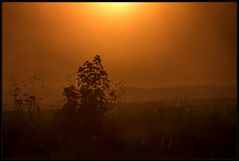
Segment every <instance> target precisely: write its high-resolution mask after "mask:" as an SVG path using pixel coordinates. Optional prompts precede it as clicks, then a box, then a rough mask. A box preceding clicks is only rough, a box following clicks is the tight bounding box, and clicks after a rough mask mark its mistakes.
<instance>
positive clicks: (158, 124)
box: [3, 99, 237, 159]
mask: <svg viewBox="0 0 239 161" xmlns="http://www.w3.org/2000/svg"><path fill="white" fill-rule="evenodd" d="M236 106H237V105H236V100H230V99H228V100H220V99H219V100H204V101H203V103H202V102H198V103H196V102H193V103H191V104H190V103H188V104H186V105H183V106H181V107H177V106H175V105H174V104H170V103H163V104H162V103H161V104H159V103H157V102H151V103H138V104H137V103H126V104H123V105H122V106H121V107H120V108H119V111H118V115H117V117H112V118H110V117H106V118H104V119H103V120H100V121H99V120H98V121H97V120H94V118H93V117H91V116H88V117H85V118H88V119H85V120H84V121H83V117H84V116H83V115H81V114H79V113H74V114H73V115H71V116H70V117H68V116H67V115H66V114H64V113H61V114H60V113H57V112H55V113H51V112H49V111H42V112H41V113H40V114H39V116H38V117H36V118H35V119H30V118H31V117H30V116H29V115H28V114H27V113H24V114H23V115H22V116H20V117H16V116H15V114H14V112H10V111H8V112H3V157H4V158H6V159H14V158H33V159H34V158H44V159H45V158H48V159H65V158H67V159H69V158H71V159H74V158H77V159H101V158H103V159H143V158H144V159H165V158H166V159H234V158H236V151H237V149H236V143H237V138H236V137H237V134H236V127H237V125H236V122H237V116H236V114H237V107H236ZM87 121H88V122H87ZM82 122H85V123H82Z"/></svg>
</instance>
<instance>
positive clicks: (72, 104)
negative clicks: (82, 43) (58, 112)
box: [63, 55, 117, 111]
mask: <svg viewBox="0 0 239 161" xmlns="http://www.w3.org/2000/svg"><path fill="white" fill-rule="evenodd" d="M101 62H102V60H101V58H100V56H99V55H96V56H95V57H94V59H93V61H92V62H89V61H86V62H85V63H84V64H83V66H81V67H79V69H78V71H77V80H76V85H73V84H71V85H70V86H68V87H65V88H64V92H63V95H64V96H65V97H66V103H65V104H64V107H63V108H65V109H66V108H67V109H68V110H70V109H71V110H74V109H77V108H81V109H82V108H88V109H90V108H91V109H93V110H97V109H99V110H102V111H107V110H108V109H109V108H111V107H112V105H113V103H114V101H116V99H117V97H116V92H115V90H114V89H111V88H110V87H111V84H110V80H109V78H108V74H107V72H106V71H105V69H104V68H103V66H102V63H101Z"/></svg>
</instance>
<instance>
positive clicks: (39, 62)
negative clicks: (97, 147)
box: [2, 2, 237, 95]
mask: <svg viewBox="0 0 239 161" xmlns="http://www.w3.org/2000/svg"><path fill="white" fill-rule="evenodd" d="M236 12H237V11H236V3H232V2H230V3H212V2H206V3H183V2H182V3H172V2H170V3H162V2H161V3H156V2H154V3H130V4H129V3H126V4H122V5H119V4H109V3H100V4H99V3H36V2H34V3H9V2H3V17H2V18H3V19H2V25H3V26H2V27H3V37H2V39H3V42H2V43H3V44H2V45H3V87H4V88H5V87H6V82H7V81H6V80H7V77H9V76H10V75H11V74H15V75H17V76H20V77H22V78H25V77H27V76H30V75H37V76H38V77H40V78H41V80H42V83H44V84H46V85H47V86H48V88H47V90H49V91H47V92H46V91H45V92H46V93H51V92H50V91H55V92H56V91H57V92H58V93H59V91H60V92H61V90H62V89H61V87H62V86H63V85H64V84H65V81H64V80H65V77H66V75H67V74H71V73H73V72H75V71H76V70H77V69H78V67H79V66H80V65H82V63H83V62H84V61H86V60H89V59H92V58H93V56H94V55H96V54H100V55H101V57H102V59H103V65H104V66H105V68H106V70H108V71H109V73H110V75H111V77H112V78H115V79H117V80H123V81H125V82H126V83H127V84H128V85H129V86H143V87H160V86H177V85H195V84H207V83H213V84H215V83H218V84H228V85H235V84H236V54H237V52H236V50H237V48H236V35H237V33H236V32H237V30H236V29H237V26H236ZM54 89H57V90H54ZM52 93H54V92H52ZM59 95H61V93H59Z"/></svg>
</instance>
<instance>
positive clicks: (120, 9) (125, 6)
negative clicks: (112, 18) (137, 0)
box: [99, 2, 131, 12]
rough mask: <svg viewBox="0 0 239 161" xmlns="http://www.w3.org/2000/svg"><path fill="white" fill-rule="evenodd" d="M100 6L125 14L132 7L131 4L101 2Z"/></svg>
mask: <svg viewBox="0 0 239 161" xmlns="http://www.w3.org/2000/svg"><path fill="white" fill-rule="evenodd" d="M99 5H100V6H101V7H103V8H104V9H106V10H109V11H112V12H125V11H127V10H128V9H129V7H130V6H131V4H130V2H100V3H99Z"/></svg>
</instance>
